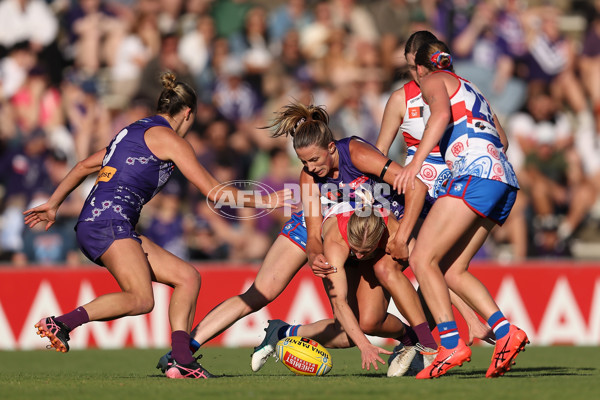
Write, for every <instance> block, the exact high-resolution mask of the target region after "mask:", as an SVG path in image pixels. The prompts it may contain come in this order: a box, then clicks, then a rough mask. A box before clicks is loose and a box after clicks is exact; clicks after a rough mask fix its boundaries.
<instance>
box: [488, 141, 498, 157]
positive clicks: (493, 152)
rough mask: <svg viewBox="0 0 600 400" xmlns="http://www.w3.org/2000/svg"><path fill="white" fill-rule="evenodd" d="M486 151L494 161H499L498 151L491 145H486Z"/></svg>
mask: <svg viewBox="0 0 600 400" xmlns="http://www.w3.org/2000/svg"><path fill="white" fill-rule="evenodd" d="M487 151H488V153H490V155H491V156H492V157H494V158H495V159H496V160H499V159H500V155H499V154H498V149H496V146H494V145H493V144H491V143H490V144H488V146H487Z"/></svg>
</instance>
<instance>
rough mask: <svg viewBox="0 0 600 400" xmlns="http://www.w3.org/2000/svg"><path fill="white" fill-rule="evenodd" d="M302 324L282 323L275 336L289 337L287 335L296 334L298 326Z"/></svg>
mask: <svg viewBox="0 0 600 400" xmlns="http://www.w3.org/2000/svg"><path fill="white" fill-rule="evenodd" d="M301 326H302V325H284V326H282V327H281V328H279V330H278V331H277V338H278V339H279V340H281V339H283V338H286V337H289V336H298V328H300V327H301Z"/></svg>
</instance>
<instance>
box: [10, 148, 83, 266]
mask: <svg viewBox="0 0 600 400" xmlns="http://www.w3.org/2000/svg"><path fill="white" fill-rule="evenodd" d="M44 167H45V170H46V171H47V174H48V178H49V180H48V181H45V182H44V183H49V184H47V185H46V184H44V185H42V186H40V187H36V190H35V192H34V194H33V196H32V199H31V202H30V203H29V205H28V206H27V208H30V207H33V206H36V205H39V204H42V203H44V202H45V201H46V200H48V198H49V197H50V195H51V194H52V192H53V191H54V189H55V188H56V187H57V186H58V184H59V183H60V181H62V179H63V178H64V177H65V176H66V175H67V172H68V171H69V169H70V165H69V163H68V160H67V156H66V154H63V153H62V152H61V151H59V150H51V151H49V152H47V153H46V156H45V159H44ZM83 200H84V197H83V194H81V193H80V192H79V191H77V192H76V193H75V194H74V195H73V196H69V198H68V199H67V200H66V201H65V202H64V203H63V206H62V207H61V213H60V215H59V216H58V217H57V219H56V223H55V224H54V226H53V229H52V230H51V231H47V230H45V229H44V227H42V226H37V227H34V228H33V229H26V230H25V231H24V232H23V250H22V253H21V254H17V256H16V262H18V263H27V264H30V263H34V264H66V265H68V266H71V267H73V266H78V265H81V260H80V258H79V254H80V252H79V247H78V246H77V240H76V237H75V231H74V230H73V225H74V224H75V223H76V222H77V217H78V216H79V212H80V211H81V207H82V206H83Z"/></svg>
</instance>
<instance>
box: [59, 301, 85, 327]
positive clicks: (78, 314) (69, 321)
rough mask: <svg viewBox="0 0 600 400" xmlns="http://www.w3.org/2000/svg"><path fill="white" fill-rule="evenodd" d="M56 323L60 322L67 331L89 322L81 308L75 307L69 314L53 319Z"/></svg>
mask: <svg viewBox="0 0 600 400" xmlns="http://www.w3.org/2000/svg"><path fill="white" fill-rule="evenodd" d="M54 319H55V320H56V321H58V322H62V323H63V324H65V325H66V326H67V328H69V331H72V330H73V329H75V328H77V327H78V326H81V325H83V324H85V323H88V322H90V317H89V315H88V313H87V311H85V308H83V307H77V308H76V309H74V310H73V311H71V312H70V313H67V314H64V315H61V316H59V317H56V318H54Z"/></svg>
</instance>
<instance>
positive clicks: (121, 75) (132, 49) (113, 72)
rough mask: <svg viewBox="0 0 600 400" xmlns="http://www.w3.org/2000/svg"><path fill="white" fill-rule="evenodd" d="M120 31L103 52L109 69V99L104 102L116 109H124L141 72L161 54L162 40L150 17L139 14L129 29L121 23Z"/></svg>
mask: <svg viewBox="0 0 600 400" xmlns="http://www.w3.org/2000/svg"><path fill="white" fill-rule="evenodd" d="M120 28H121V29H119V30H118V31H116V32H113V34H112V40H111V41H110V42H109V43H107V45H106V47H105V50H104V53H105V54H106V60H107V64H108V66H109V68H110V70H109V82H110V88H109V92H110V97H109V98H108V99H107V98H105V101H107V102H109V104H110V107H111V108H112V109H115V110H122V109H124V108H125V107H126V106H127V105H128V104H129V102H130V101H131V99H132V98H133V96H134V95H135V94H136V93H137V92H138V89H139V86H140V77H141V74H142V70H143V69H144V67H145V66H146V64H147V63H148V61H150V59H152V58H153V57H156V55H157V54H158V52H159V51H160V40H161V38H160V33H159V30H158V23H157V21H156V16H155V15H153V14H142V15H139V16H138V17H137V18H136V19H135V20H134V21H133V22H131V26H128V24H127V23H123V24H122V25H120Z"/></svg>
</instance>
